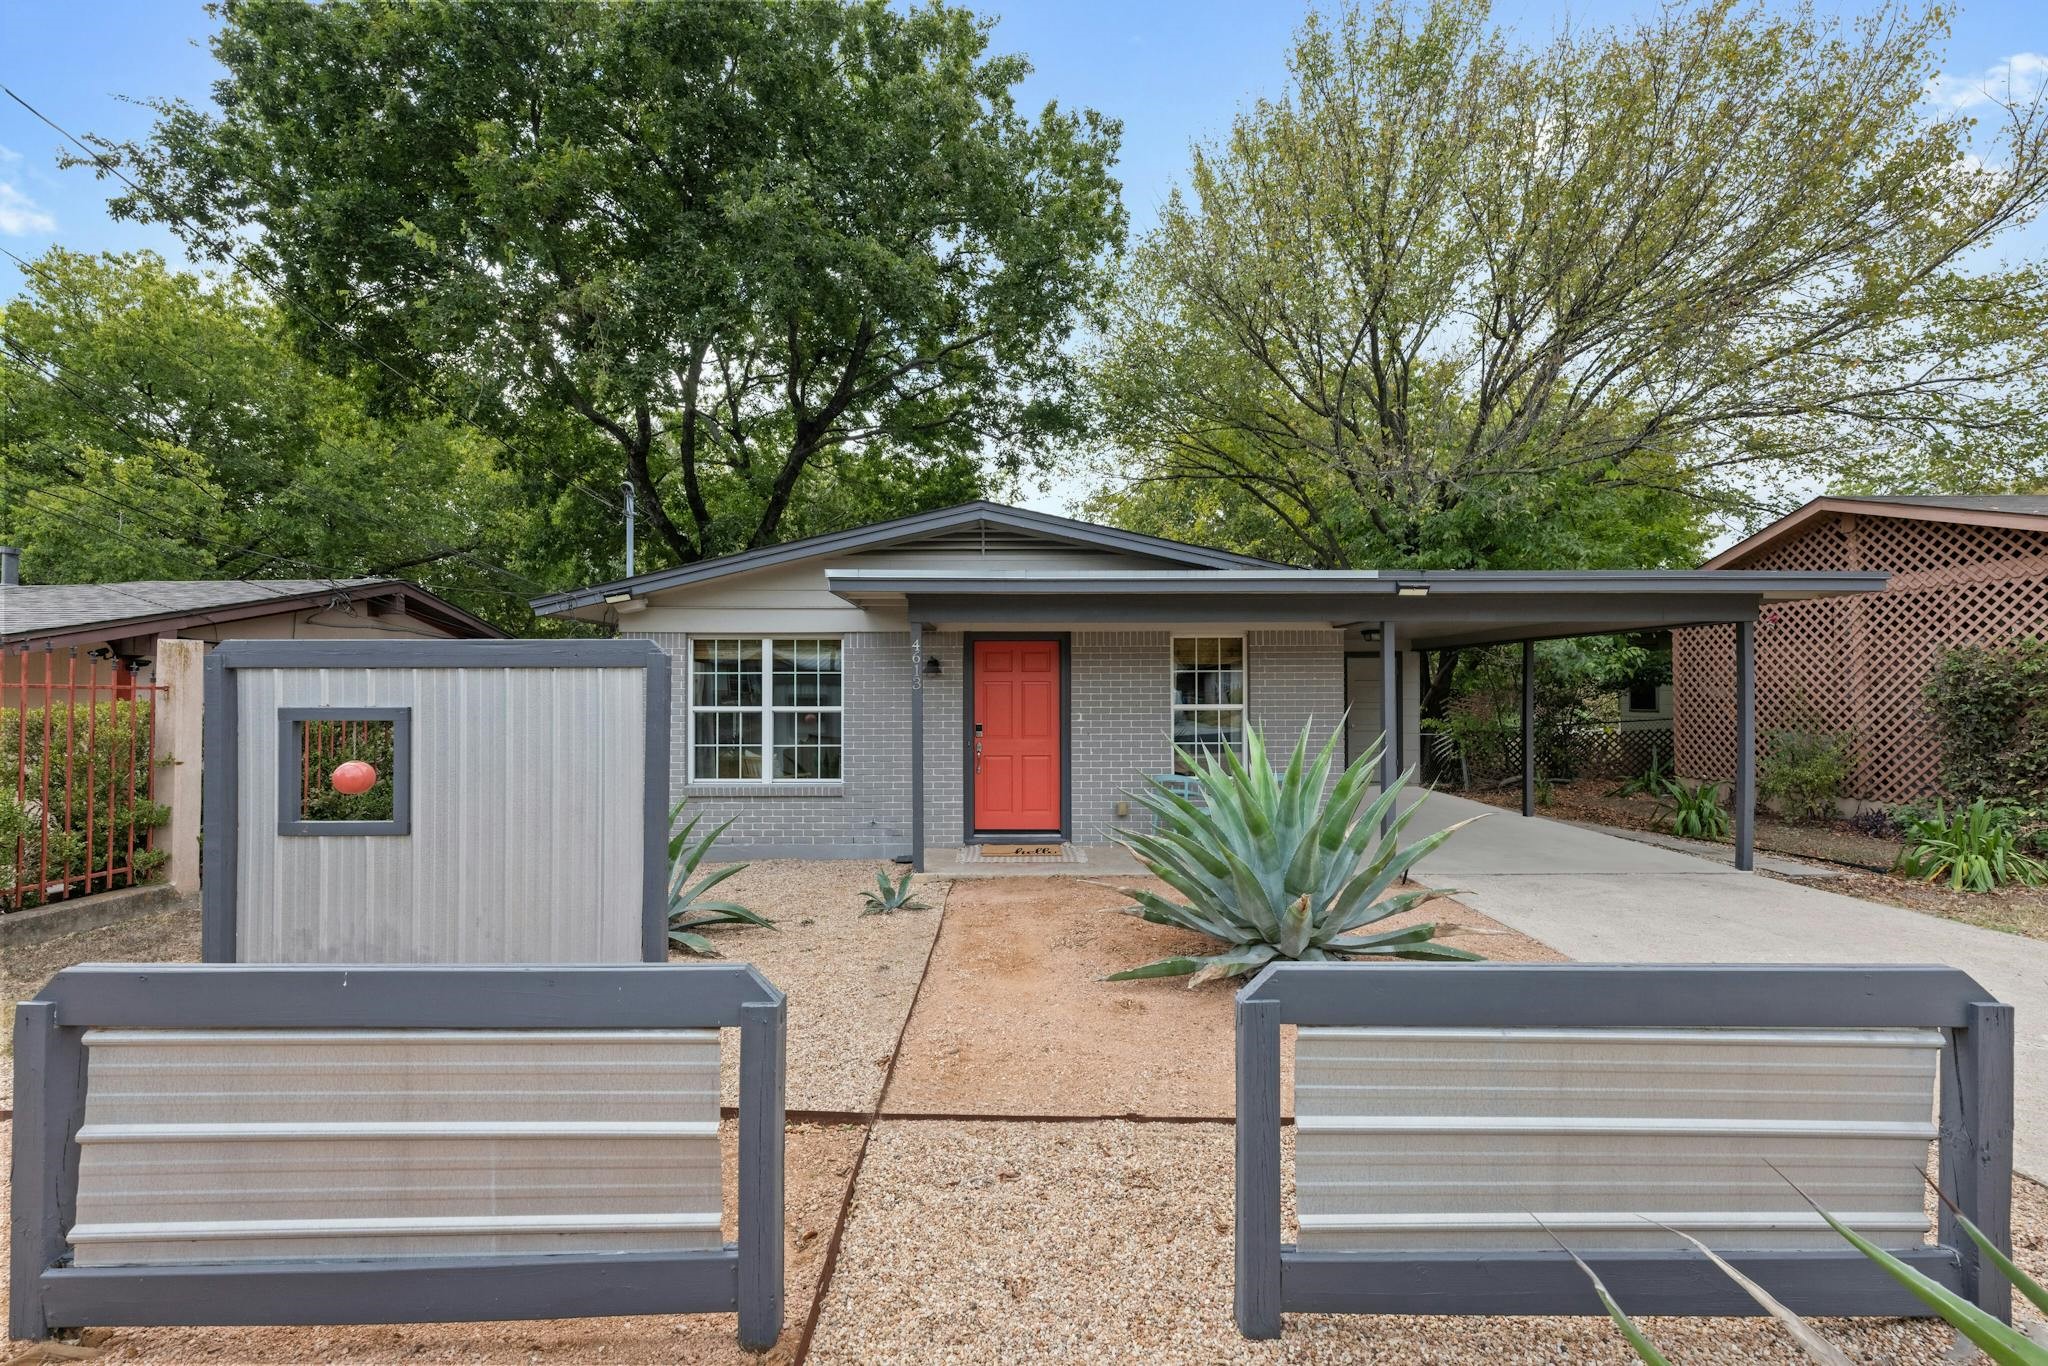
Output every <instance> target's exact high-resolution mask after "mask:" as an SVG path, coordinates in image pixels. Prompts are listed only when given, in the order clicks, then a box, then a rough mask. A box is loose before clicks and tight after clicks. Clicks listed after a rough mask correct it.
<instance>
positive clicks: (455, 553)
mask: <svg viewBox="0 0 2048 1366" xmlns="http://www.w3.org/2000/svg"><path fill="white" fill-rule="evenodd" d="M0 88H4V87H0ZM9 93H12V92H9ZM0 254H5V255H6V256H7V257H8V258H9V259H10V260H12V261H14V263H15V264H16V265H17V266H19V267H21V269H22V270H23V271H25V272H39V273H40V274H41V275H42V277H43V278H45V279H48V278H50V277H49V268H48V267H47V266H44V265H42V264H41V263H40V262H35V261H26V260H23V259H22V258H21V257H19V256H17V255H15V254H14V253H13V252H12V251H9V250H7V249H6V248H5V247H0ZM65 292H66V293H67V294H69V295H70V297H71V298H73V299H74V300H76V299H79V298H80V296H79V295H78V294H77V293H76V291H71V290H67V291H65ZM143 330H144V332H145V335H146V336H147V337H148V338H149V340H150V342H151V343H152V346H151V349H152V350H153V351H155V352H156V353H157V354H158V355H159V356H162V357H164V358H166V359H175V360H176V361H177V363H179V364H180V365H183V366H184V367H185V368H186V369H187V370H188V372H190V373H193V374H196V375H199V376H201V377H203V378H205V379H208V380H212V381H214V382H215V383H219V381H220V376H219V374H218V372H216V371H214V370H213V369H211V368H210V367H203V366H200V365H198V364H197V363H196V362H194V361H192V360H190V359H189V358H187V357H186V356H185V355H184V354H182V353H176V352H173V351H172V350H170V349H169V348H167V347H162V346H156V345H154V343H156V342H158V341H161V340H162V337H161V334H159V333H156V332H154V331H152V330H149V329H146V328H145V329H143ZM37 359H38V360H39V361H47V362H48V363H50V364H53V365H57V366H59V367H62V365H63V363H62V362H61V361H58V360H56V359H55V358H54V357H42V356H38V357H37ZM73 373H75V372H73ZM109 418H110V420H112V419H111V415H109ZM465 425H468V426H470V429H471V430H472V431H475V432H476V433H477V434H478V435H479V436H482V437H483V438H484V439H485V440H488V441H493V442H496V440H497V439H496V438H494V437H492V436H491V435H490V433H488V432H485V431H483V430H482V429H481V428H478V427H476V426H475V425H474V424H465ZM171 444H173V445H178V446H185V445H186V444H187V443H186V442H185V441H184V440H183V439H182V438H180V437H177V436H175V435H174V436H173V437H172V440H171ZM394 444H395V446H396V449H397V450H399V451H400V452H401V453H416V452H413V451H412V448H411V447H409V446H408V445H407V444H406V443H404V442H403V441H399V442H395V443H394ZM498 444H502V443H498ZM201 453H202V454H204V452H201ZM262 463H263V464H264V465H265V467H266V468H267V469H268V470H269V471H270V472H271V473H272V474H273V475H275V476H278V477H280V478H281V480H282V484H283V487H282V488H281V489H280V492H283V491H289V490H291V489H294V488H296V487H298V483H299V476H297V475H294V474H292V473H291V472H290V471H288V470H285V469H283V468H282V467H281V466H280V465H278V464H277V463H276V462H274V461H265V462H262ZM337 496H341V497H343V498H345V499H346V501H347V502H348V504H349V506H350V507H351V508H353V509H354V510H355V511H357V512H359V513H360V514H361V515H363V516H364V517H367V518H369V519H370V520H372V521H374V522H377V523H379V524H380V525H382V526H385V527H388V528H390V529H392V530H394V531H399V532H404V533H406V534H408V535H413V536H418V533H417V531H416V530H415V529H413V528H409V527H405V526H403V525H401V524H400V523H398V522H396V521H394V520H392V519H391V518H390V517H388V516H386V515H384V514H382V513H380V512H378V511H376V510H375V509H373V508H370V507H369V506H367V505H366V504H364V503H362V502H360V501H357V500H355V499H353V498H347V496H346V495H337ZM419 539H420V541H421V543H422V544H424V545H426V546H427V548H428V549H430V550H433V551H435V552H436V553H437V555H439V556H440V557H444V558H451V559H460V560H462V561H463V562H464V563H467V564H470V565H473V566H475V567H476V568H478V569H481V570H483V571H485V572H487V573H492V574H496V575H498V576H500V577H502V578H505V579H508V580H512V581H515V582H518V583H520V584H522V585H524V586H525V588H526V589H527V590H531V591H528V592H521V593H510V592H503V591H502V590H498V591H500V592H501V594H502V596H504V597H506V598H511V599H516V600H517V601H519V602H520V603H522V604H524V603H526V602H527V601H529V600H530V598H531V596H532V593H533V592H536V591H537V592H540V593H549V592H553V591H554V590H553V589H551V588H549V587H548V586H547V585H546V584H543V583H541V582H540V581H539V580H537V579H533V578H530V577H528V576H527V575H525V574H521V573H520V572H519V571H517V570H515V569H510V568H507V567H506V566H504V565H501V564H498V563H496V562H495V561H491V560H486V559H483V558H482V557H480V556H478V555H475V554H472V553H471V552H469V551H467V550H463V549H460V548H457V547H454V546H448V545H443V544H440V543H438V542H436V541H434V540H433V539H431V538H427V537H420V538H419Z"/></svg>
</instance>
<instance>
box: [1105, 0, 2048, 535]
mask: <svg viewBox="0 0 2048 1366" xmlns="http://www.w3.org/2000/svg"><path fill="white" fill-rule="evenodd" d="M1944 33H1945V28H1944V20H1943V17H1942V13H1941V12H1940V11H1939V10H1934V11H1929V12H1926V13H1924V14H1914V13H1908V12H1906V11H1903V10H1900V9H1898V8H1896V7H1892V6H1886V7H1883V8H1880V9H1879V10H1877V11H1875V12H1874V13H1872V14H1870V15H1868V16H1866V17H1864V18H1862V19H1859V20H1856V21H1855V22H1854V23H1851V24H1847V25H1840V24H1833V23H1829V22H1825V21H1822V20H1820V19H1817V18H1816V17H1814V16H1813V15H1812V13H1811V12H1810V11H1807V10H1804V9H1802V10H1799V11H1797V12H1795V13H1793V14H1791V15H1789V16H1787V15H1781V14H1774V13H1772V12H1769V11H1765V10H1763V9H1760V8H1741V7H1738V6H1737V5H1736V4H1735V3H1734V2H1733V0H1707V3H1703V4H1695V5H1692V6H1688V7H1679V8H1673V9H1668V10H1665V11H1662V12H1660V13H1659V14H1658V16H1657V17H1655V18H1654V19H1651V20H1648V21H1645V22H1643V23H1640V24H1636V25H1632V26H1628V27H1625V28H1622V29H1617V30H1575V31H1570V32H1567V33H1565V34H1563V35H1562V36H1560V37H1558V38H1556V39H1555V40H1554V41H1553V42H1551V43H1550V44H1549V45H1548V46H1546V47H1543V48H1541V49H1540V50H1527V49H1522V48H1517V47H1514V46H1511V45H1510V44H1509V42H1508V41H1507V40H1506V39H1505V38H1503V36H1502V35H1501V34H1500V33H1499V32H1498V31H1497V30H1495V29H1494V28H1492V27H1491V26H1490V24H1489V21H1488V16H1487V11H1486V9H1485V7H1484V5H1483V4H1482V3H1480V2H1479V0H1421V2H1420V3H1418V4H1416V5H1414V6H1412V7H1411V6H1409V5H1405V4H1401V3H1397V0H1386V2H1385V3H1382V4H1380V5H1379V6H1378V7H1377V8H1370V9H1368V8H1362V7H1359V6H1357V5H1355V4H1354V5H1351V6H1349V7H1347V8H1345V9H1344V10H1342V11H1341V12H1340V13H1338V14H1337V15H1336V16H1334V17H1333V18H1324V17H1320V16H1315V17H1311V18H1310V19H1309V21H1308V22H1307V24H1306V25H1305V26H1304V27H1303V29H1302V30H1301V31H1300V34H1299V37H1298V41H1297V45H1296V48H1295V51H1294V54H1293V59H1292V63H1291V72H1292V80H1291V82H1290V86H1289V89H1288V91H1287V92H1286V94H1285V95H1284V96H1283V97H1281V98H1280V99H1278V100H1276V101H1272V102H1261V103H1259V104H1257V105H1255V106H1254V107H1252V108H1251V109H1249V110H1248V111H1246V112H1245V113H1244V114H1243V115H1241V116H1240V117H1239V118H1238V119H1237V121H1236V123H1235V125H1234V127H1233V128H1232V130H1231V133H1230V135H1229V136H1228V137H1227V138H1225V139H1223V140H1221V141H1220V142H1217V143H1213V144H1207V145H1202V146H1199V147H1197V148H1196V150H1195V155H1194V163H1193V169H1192V172H1191V176H1190V186H1189V191H1188V193H1187V194H1185V195H1176V196H1175V197H1174V198H1173V199H1171V200H1170V202H1169V203H1168V204H1167V206H1166V208H1165V210H1164V211H1163V213H1162V214H1161V217H1160V221H1159V224H1158V226H1157V228H1156V229H1155V230H1154V231H1152V232H1151V233H1150V234H1148V235H1147V236H1146V238H1145V239H1144V240H1143V241H1142V242H1141V243H1140V244H1139V245H1138V246H1137V247H1136V248H1135V249H1134V251H1133V252H1132V255H1131V260H1130V264H1129V267H1128V270H1127V271H1126V273H1125V276H1124V278H1123V281H1122V285H1121V290H1120V294H1119V298H1118V301H1117V304H1116V306H1115V309H1114V313H1113V320H1112V323H1111V325H1110V326H1109V328H1108V329H1107V333H1106V337H1105V340H1104V344H1103V346H1102V348H1101V352H1100V355H1099V357H1098V358H1097V364H1096V366H1095V377H1096V380H1097V382H1098V385H1099V388H1100V392H1101V395H1102V399H1103V403H1104V408H1105V412H1106V415H1107V419H1108V426H1109V432H1110V435H1111V439H1112V442H1113V444H1114V446H1115V447H1116V448H1117V451H1118V454H1117V455H1116V456H1115V457H1112V460H1111V465H1110V468H1109V469H1108V470H1107V471H1105V477H1106V484H1107V487H1106V488H1105V489H1104V490H1103V492H1101V493H1100V494H1099V495H1098V498H1097V501H1096V504H1095V506H1096V507H1097V508H1098V509H1100V510H1103V511H1105V512H1108V513H1109V514H1111V515H1113V516H1115V517H1116V518H1117V519H1118V520H1120V521H1125V522H1129V523H1136V524H1140V525H1145V524H1148V523H1149V524H1151V525H1153V526H1154V527H1157V526H1179V527H1180V528H1182V529H1183V531H1185V530H1186V529H1187V528H1188V527H1190V526H1203V525H1209V526H1212V527H1214V528H1216V529H1218V530H1220V531H1222V532H1224V533H1225V534H1226V536H1227V538H1228V539H1230V540H1232V541H1234V542H1236V543H1238V544H1242V545H1246V546H1249V547H1253V548H1256V549H1258V550H1260V551H1262V552H1263V553H1267V554H1274V555H1278V556H1280V557H1282V558H1285V559H1289V560H1294V561H1298V562H1303V563H1310V564H1318V565H1330V566H1382V565H1384V566H1400V565H1417V566H1442V567H1465V566H1489V567H1514V566H1517V565H1523V564H1530V563H1539V564H1547V565H1553V566H1561V567H1568V566H1574V565H1578V566H1601V565H1615V564H1635V565H1659V564H1685V563H1690V562H1691V561H1692V559H1693V555H1694V553H1695V551H1696V549H1697V547H1698V528H1699V527H1700V525H1701V523H1702V518H1703V517H1705V516H1707V515H1710V514H1715V513H1723V512H1729V511H1733V512H1735V513H1737V514H1738V515H1744V516H1750V515H1758V514H1761V513H1763V512H1766V511H1775V510H1782V508H1783V506H1784V505H1785V503H1786V502H1787V501H1789V500H1790V499H1791V498H1792V497H1793V496H1794V495H1795V494H1796V493H1798V492H1800V491H1802V490H1810V489H1811V488H1812V487H1813V486H1815V485H1816V484H1818V485H1822V486H1827V485H1836V486H1842V487H1868V486H1873V485H1884V484H1889V485H1891V486H1904V487H1914V486H1918V485H1921V484H1933V483H1939V484H1941V485H1943V486H1945V487H1949V488H1952V489H1953V488H1982V487H2012V486H2015V485H2018V486H2028V485H2035V484H2038V483H2039V482H2041V481H2042V480H2043V479H2044V476H2048V447H2044V445H2043V443H2042V441H2041V439H2040V435H2039V433H2040V432H2041V431H2042V430H2043V422H2044V418H2048V388H2044V384H2048V379H2044V377H2048V281H2044V278H2043V276H2042V274H2041V273H2040V272H2039V271H2037V270H2034V269H2032V268H2028V267H2019V268H2011V269H2004V268H1999V267H1997V266H1995V265H1991V264H1988V255H1987V252H1986V249H1987V248H1988V247H1991V246H1993V245H1995V244H1997V243H1999V242H2000V241H2001V240H2002V239H2003V238H2004V237H2005V236H2006V235H2007V234H2008V233H2009V232H2010V231H2011V230H2012V229H2013V228H2014V227H2015V226H2017V225H2019V224H2021V223H2023V222H2024V221H2025V220H2027V219H2028V218H2029V217H2031V216H2032V215H2033V214H2034V213H2035V212H2036V211H2037V210H2038V208H2039V207H2040V205H2041V202H2042V199H2043V197H2044V195H2048V139H2044V119H2043V107H2042V104H2041V101H2040V100H2039V99H2038V98H2036V99H2034V100H2032V101H2031V102H2026V103H2019V104H2012V105H2008V106H2002V107H2001V109H2002V127H2001V128H2000V129H1999V130H1998V133H1997V136H1996V139H1995V141H1996V146H1995V147H1990V148H1986V147H1984V146H1982V145H1981V144H1980V141H1979V134H1978V132H1977V130H1975V129H1974V128H1973V126H1972V124H1971V122H1970V120H1968V119H1966V118H1963V117H1961V116H1953V117H1941V116H1936V115H1935V114H1933V113H1931V112H1930V110H1929V107H1928V105H1927V104H1926V103H1925V102H1924V101H1923V99H1922V93H1923V88H1924V85H1925V83H1926V81H1927V79H1928V78H1929V77H1930V76H1931V75H1933V74H1934V73H1935V71H1936V69H1937V61H1938V57H1939V55H1940V53H1939V47H1940V42H1941V40H1942V38H1943V36H1944ZM1973 150H1975V151H1978V152H1982V153H1983V155H1981V156H1977V155H1972V152H1973Z"/></svg>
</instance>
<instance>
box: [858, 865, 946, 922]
mask: <svg viewBox="0 0 2048 1366" xmlns="http://www.w3.org/2000/svg"><path fill="white" fill-rule="evenodd" d="M860 899H861V901H862V903H863V905H862V907H861V912H860V913H861V914H862V915H887V914H889V912H891V911H928V910H930V909H931V907H930V906H927V905H926V904H925V903H924V902H922V901H919V900H918V899H917V898H915V897H913V896H912V895H911V894H910V874H909V873H905V874H904V875H903V880H902V881H901V882H895V883H892V882H890V881H889V875H888V874H887V873H881V872H878V873H876V874H875V890H874V891H872V892H862V893H861V894H860Z"/></svg>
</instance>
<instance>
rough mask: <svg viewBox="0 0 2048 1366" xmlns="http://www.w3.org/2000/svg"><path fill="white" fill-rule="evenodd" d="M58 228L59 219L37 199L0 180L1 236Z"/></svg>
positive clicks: (20, 234) (17, 235) (53, 230)
mask: <svg viewBox="0 0 2048 1366" xmlns="http://www.w3.org/2000/svg"><path fill="white" fill-rule="evenodd" d="M56 230H57V220H56V219H54V218H52V217H50V215H48V214H47V213H44V212H43V210H42V208H41V207H40V206H39V205H37V203H36V202H35V200H33V199H30V198H29V197H28V196H27V195H25V194H23V193H22V192H21V191H20V190H18V189H16V188H15V187H14V186H13V185H11V184H9V183H8V182H7V181H4V180H0V237H26V236H28V235H29V234H30V233H35V232H55V231H56Z"/></svg>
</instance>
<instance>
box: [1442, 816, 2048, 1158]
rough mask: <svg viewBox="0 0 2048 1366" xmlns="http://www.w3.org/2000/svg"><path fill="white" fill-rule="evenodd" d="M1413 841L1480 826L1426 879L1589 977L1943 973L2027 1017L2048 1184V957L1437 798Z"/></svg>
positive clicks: (2028, 945) (2034, 1128)
mask: <svg viewBox="0 0 2048 1366" xmlns="http://www.w3.org/2000/svg"><path fill="white" fill-rule="evenodd" d="M1422 800H1423V802H1424V806H1423V809H1422V811H1421V812H1420V813H1419V814H1418V815H1417V816H1416V818H1415V820H1414V822H1413V823H1412V824H1411V825H1410V826H1409V827H1408V833H1409V835H1410V836H1413V835H1417V834H1422V833H1426V832H1427V831H1430V830H1440V829H1442V828H1443V827H1444V826H1446V825H1449V824H1451V823H1453V822H1455V821H1459V820H1463V819H1464V818H1466V817H1468V816H1475V815H1484V817H1485V819H1484V820H1482V821H1481V822H1479V823H1478V824H1477V825H1474V826H1471V827H1470V828H1468V829H1466V830H1463V831H1460V832H1459V833H1458V834H1455V835H1453V836H1451V838H1450V839H1449V840H1448V841H1446V842H1445V844H1444V846H1443V847H1442V848H1441V849H1439V850H1437V852H1436V853H1435V854H1432V855H1431V856H1430V857H1429V858H1427V859H1424V860H1423V861H1422V863H1421V864H1420V865H1419V867H1418V876H1419V877H1420V878H1421V880H1422V881H1424V882H1427V883H1429V884H1431V885H1434V886H1438V887H1445V888H1456V889H1458V899H1459V900H1460V901H1462V902H1464V903H1465V904H1466V905H1468V906H1470V907H1472V908H1473V909H1474V910H1478V911H1483V912H1484V913H1486V914H1487V915H1490V916H1492V917H1493V918H1494V919H1496V920H1498V921H1500V922H1501V923H1502V924H1504V925H1508V926H1510V927H1512V928H1514V929H1517V930H1520V931H1521V932H1522V933H1524V934H1527V935H1531V936H1533V937H1535V938H1537V939H1540V940H1542V941H1543V942H1544V943H1546V944H1548V945H1550V946H1551V947H1552V948H1554V949H1556V950H1558V951H1559V952H1560V953H1564V954H1567V955H1569V956H1570V957H1572V958H1575V959H1577V960H1579V961H1581V962H1590V963H1625V962H1655V963H1940V964H1945V965H1947V966H1949V967H1956V968H1961V969H1962V970H1963V971H1964V972H1967V973H1969V974H1970V975H1971V976H1972V977H1974V978H1976V979H1977V981H1979V982H1980V983H1982V984H1983V985H1984V986H1985V987H1986V988H1988V989H1989V990H1990V991H1991V993H1992V994H1993V995H1995V996H1996V997H1998V999H2000V1000H2002V1001H2005V1002H2007V1003H2008V1004H2010V1005H2011V1006H2012V1007H2013V1010H2014V1029H2015V1035H2016V1037H2015V1055H2016V1056H2015V1067H2016V1071H2017V1088H2016V1094H2015V1096H2014V1105H2015V1110H2016V1119H2017V1122H2016V1125H2015V1130H2016V1132H2015V1136H2014V1157H2015V1163H2014V1165H2015V1166H2017V1167H2018V1168H2019V1170H2020V1171H2022V1172H2024V1173H2025V1174H2026V1175H2028V1176H2030V1177H2033V1178H2034V1179H2036V1180H2043V1179H2048V943H2044V942H2042V941H2040V940H2037V939H2024V938H2021V937H2019V936H2017V935H2010V934H2000V933H1999V932H1997V931H1995V930H1984V929H1979V928H1977V927H1976V926H1975V925H1965V924H1961V923H1960V922H1957V921H1953V920H1940V919H1937V918H1935V917H1934V916H1931V915H1922V914H1921V913H1919V912H1917V911H1908V910H1904V909H1901V908H1900V907H1897V906H1886V905H1883V904H1881V903H1878V902H1874V901H1862V900H1858V899H1857V898H1855V897H1848V896H1843V895H1841V894H1840V893H1837V892H1830V891H1824V890H1822V889H1821V888H1820V887H1818V886H1806V885H1795V884H1792V883H1788V882H1780V881H1778V880H1776V879H1773V878H1767V877H1762V876H1759V875H1758V874H1755V873H1738V872H1736V871H1735V869H1734V868H1733V867H1731V866H1729V865H1727V864H1723V863H1716V862H1710V861H1708V860H1707V859H1703V858H1698V857H1695V856H1693V855H1691V854H1688V853H1681V852H1679V851H1677V850H1675V849H1666V848H1660V847H1657V846H1655V845H1651V844H1645V843H1642V842H1640V841H1637V840H1632V839H1620V838H1617V837H1615V836H1613V835H1606V834H1601V833H1600V832H1598V831H1595V830H1589V829H1587V828H1585V827H1583V826H1578V825H1571V824H1567V823H1565V822H1562V821H1552V820H1545V819H1544V818H1542V817H1540V816H1536V817H1523V816H1520V815H1517V814H1515V813H1513V812H1508V811H1502V810H1500V809H1499V808H1497V807H1491V806H1486V805H1483V804H1482V803H1479V802H1474V801H1469V800H1467V799H1465V798H1463V797H1453V796H1450V795H1448V794H1446V793H1441V792H1438V793H1431V794H1428V795H1427V796H1425V797H1423V798H1422Z"/></svg>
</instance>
